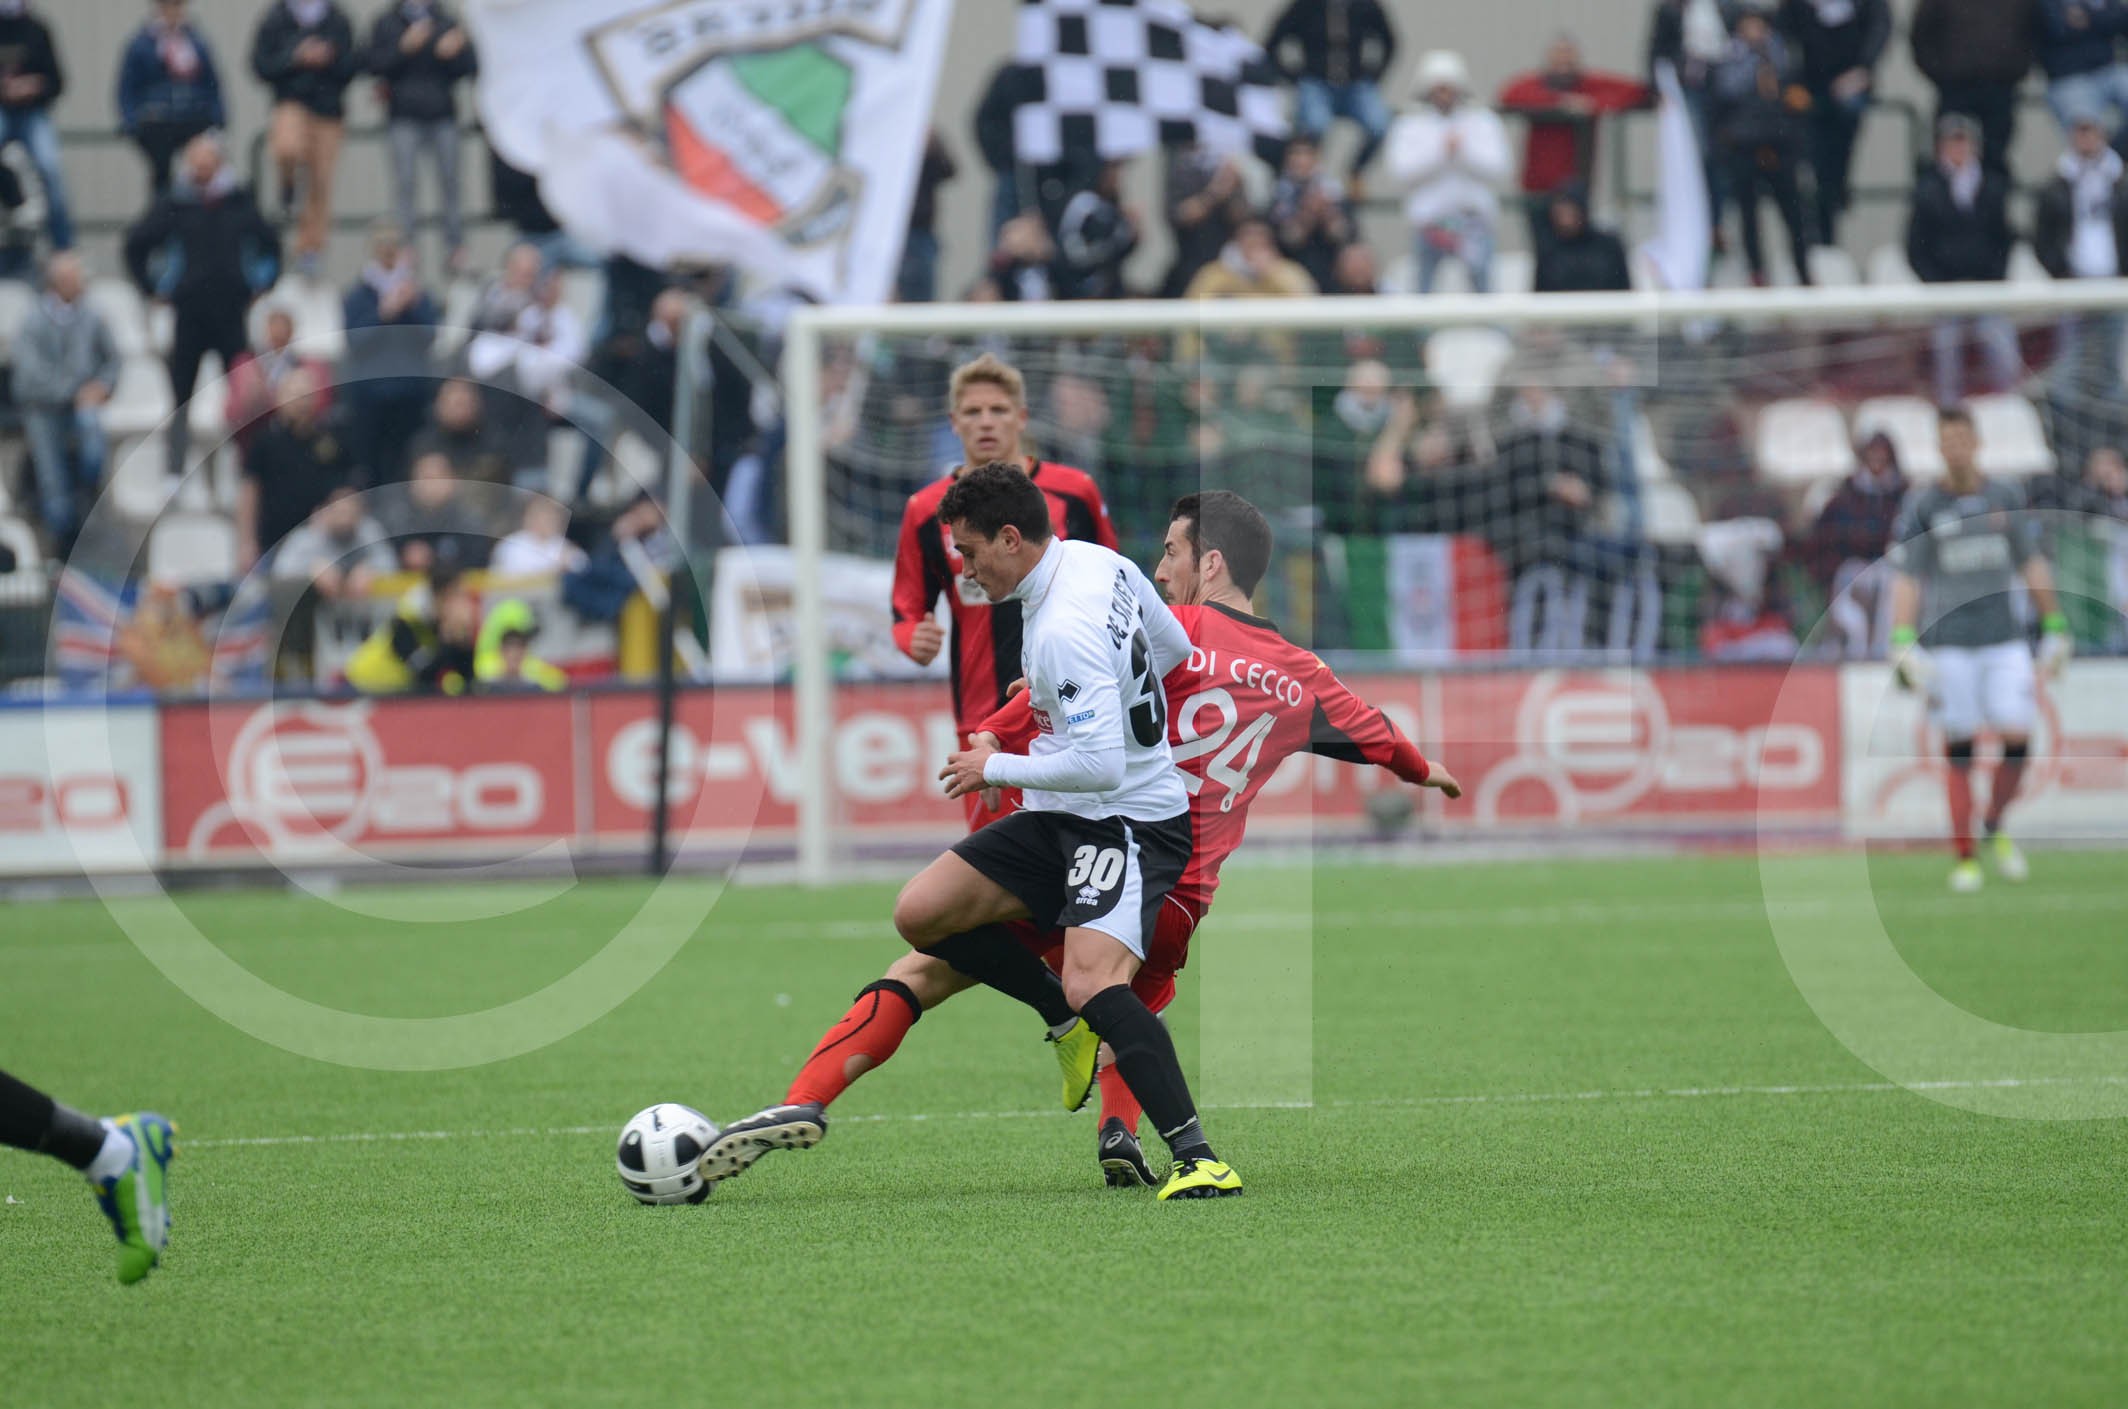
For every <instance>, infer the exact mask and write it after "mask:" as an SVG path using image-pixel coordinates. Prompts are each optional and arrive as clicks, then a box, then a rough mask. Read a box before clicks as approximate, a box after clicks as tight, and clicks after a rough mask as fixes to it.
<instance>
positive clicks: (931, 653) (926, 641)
mask: <svg viewBox="0 0 2128 1409" xmlns="http://www.w3.org/2000/svg"><path fill="white" fill-rule="evenodd" d="M945 644H946V628H944V627H943V626H940V625H939V624H938V618H936V617H929V616H927V617H925V618H924V619H923V620H922V621H919V622H918V623H916V630H915V631H913V632H911V633H910V635H909V659H910V660H913V661H915V662H916V663H917V664H918V665H929V664H930V663H931V662H932V661H935V660H937V659H938V651H939V647H941V646H943V645H945Z"/></svg>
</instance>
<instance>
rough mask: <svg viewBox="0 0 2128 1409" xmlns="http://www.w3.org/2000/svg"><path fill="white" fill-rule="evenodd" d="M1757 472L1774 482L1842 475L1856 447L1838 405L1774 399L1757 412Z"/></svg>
mask: <svg viewBox="0 0 2128 1409" xmlns="http://www.w3.org/2000/svg"><path fill="white" fill-rule="evenodd" d="M1757 461H1758V469H1759V473H1760V474H1761V475H1763V476H1765V477H1766V478H1767V479H1768V480H1770V481H1772V482H1773V483H1775V484H1807V483H1809V482H1811V481H1812V480H1818V479H1823V478H1825V477H1827V476H1828V475H1844V474H1846V473H1847V472H1848V471H1850V470H1852V469H1853V468H1854V465H1855V449H1854V445H1853V443H1852V442H1851V441H1850V440H1849V439H1848V435H1847V423H1846V422H1845V421H1843V420H1842V419H1841V418H1840V411H1839V408H1838V407H1836V406H1833V405H1831V404H1830V403H1829V402H1824V401H1809V400H1802V399H1797V400H1791V401H1776V402H1773V403H1772V404H1771V405H1769V406H1767V407H1766V409H1765V410H1763V411H1761V412H1759V429H1758V449H1757Z"/></svg>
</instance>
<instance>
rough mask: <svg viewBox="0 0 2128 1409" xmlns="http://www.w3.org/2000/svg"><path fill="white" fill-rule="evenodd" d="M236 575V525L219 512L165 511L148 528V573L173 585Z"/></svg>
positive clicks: (225, 580)
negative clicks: (166, 512) (189, 512)
mask: <svg viewBox="0 0 2128 1409" xmlns="http://www.w3.org/2000/svg"><path fill="white" fill-rule="evenodd" d="M235 576H236V525H234V524H232V523H231V522H230V521H229V520H227V519H225V518H223V517H222V516H221V515H220V514H187V513H175V514H165V515H164V516H163V517H162V518H160V519H157V520H156V522H155V527H154V528H152V529H150V530H149V531H148V577H149V579H150V580H151V581H154V582H158V583H164V584H167V585H170V586H173V587H190V586H194V585H195V584H198V583H204V582H227V581H229V580H230V579H231V578H233V577H235Z"/></svg>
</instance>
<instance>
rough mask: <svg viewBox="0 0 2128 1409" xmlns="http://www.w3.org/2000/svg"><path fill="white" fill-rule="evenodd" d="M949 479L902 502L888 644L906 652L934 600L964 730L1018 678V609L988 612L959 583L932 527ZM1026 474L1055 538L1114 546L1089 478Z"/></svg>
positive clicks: (944, 542)
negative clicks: (943, 616) (944, 626)
mask: <svg viewBox="0 0 2128 1409" xmlns="http://www.w3.org/2000/svg"><path fill="white" fill-rule="evenodd" d="M959 473H960V470H959V469H958V468H956V469H955V470H954V471H953V473H952V474H948V475H946V476H945V477H944V478H942V479H939V480H936V481H934V482H933V483H931V484H927V485H925V486H924V487H923V488H922V489H919V490H918V491H916V493H914V494H912V495H910V496H909V503H908V506H907V507H906V508H904V509H903V510H902V515H901V543H900V546H899V547H898V548H897V549H896V551H895V554H894V644H895V645H896V646H898V647H900V648H901V650H902V652H903V654H907V653H908V650H909V641H910V638H911V637H912V636H913V635H914V634H915V631H916V624H917V623H918V622H919V621H922V620H923V619H924V618H925V617H927V616H929V615H930V614H931V612H932V610H933V608H934V607H935V606H936V605H937V603H938V599H939V596H940V595H941V594H944V596H945V598H946V610H947V612H948V613H949V614H950V615H951V617H952V625H951V628H950V630H949V631H948V636H947V641H946V650H947V651H948V652H949V653H950V654H949V655H948V658H947V659H948V661H949V664H950V666H951V669H952V673H953V719H954V722H955V723H956V724H957V725H959V727H960V728H961V729H963V730H967V729H971V728H973V727H974V725H975V721H977V720H979V719H981V718H982V717H983V716H984V715H986V714H988V713H990V712H991V711H992V710H994V709H996V708H997V707H998V706H999V705H1001V704H1003V703H1004V702H1005V687H1006V686H1007V685H1010V684H1011V683H1012V682H1013V681H1014V680H1015V679H1017V678H1019V674H1020V604H1019V603H1018V602H1006V603H1003V604H1001V605H999V606H992V605H991V604H990V601H989V599H988V598H986V597H984V596H983V594H982V591H981V590H980V589H979V588H977V587H976V586H975V585H974V584H972V583H967V582H963V581H961V555H960V554H959V553H957V552H955V551H954V549H953V536H952V535H951V534H950V533H948V532H946V526H945V525H944V524H942V523H940V522H939V521H938V505H939V501H940V500H941V499H944V498H945V497H946V490H947V489H948V488H949V487H950V486H951V485H952V484H953V479H954V476H955V475H958V474H959ZM1027 474H1028V477H1029V478H1031V479H1032V480H1033V481H1034V482H1035V484H1036V485H1037V486H1039V487H1040V489H1041V490H1042V493H1043V494H1044V495H1045V496H1046V497H1047V498H1048V500H1049V522H1050V525H1051V527H1052V528H1053V529H1054V530H1055V532H1056V533H1057V535H1058V536H1059V537H1062V538H1077V539H1085V540H1090V541H1092V542H1095V543H1098V544H1100V545H1101V546H1102V547H1104V548H1114V547H1115V546H1116V528H1115V525H1114V524H1112V523H1110V522H1109V519H1108V506H1107V505H1106V504H1104V503H1102V502H1101V491H1100V490H1099V489H1097V488H1095V486H1094V482H1093V477H1092V476H1090V475H1088V474H1087V473H1086V472H1085V471H1084V470H1075V469H1073V468H1072V467H1071V466H1069V465H1052V464H1049V463H1048V462H1046V461H1040V460H1036V459H1035V458H1034V457H1033V456H1032V455H1030V456H1028V457H1027Z"/></svg>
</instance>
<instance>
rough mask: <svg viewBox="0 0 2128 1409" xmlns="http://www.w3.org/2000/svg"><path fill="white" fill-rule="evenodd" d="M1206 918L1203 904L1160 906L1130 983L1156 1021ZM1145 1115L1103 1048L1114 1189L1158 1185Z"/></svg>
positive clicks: (1104, 1170)
mask: <svg viewBox="0 0 2128 1409" xmlns="http://www.w3.org/2000/svg"><path fill="white" fill-rule="evenodd" d="M1202 914H1203V907H1202V906H1201V905H1195V904H1189V903H1185V902H1184V901H1183V900H1181V899H1180V898H1179V897H1177V896H1174V895H1170V896H1168V898H1167V900H1166V902H1165V903H1164V904H1162V905H1161V907H1160V919H1159V922H1158V923H1157V924H1156V925H1155V926H1154V929H1153V938H1152V942H1151V943H1150V944H1149V945H1147V946H1146V951H1145V963H1144V964H1143V965H1142V966H1141V967H1140V968H1139V970H1138V972H1137V974H1136V975H1135V976H1134V977H1133V978H1132V979H1131V991H1132V992H1133V993H1135V994H1137V995H1138V997H1139V999H1140V1000H1141V1001H1142V1002H1143V1003H1144V1004H1145V1006H1146V1009H1147V1011H1149V1012H1151V1013H1152V1014H1153V1015H1154V1016H1155V1017H1158V1016H1159V1015H1160V1014H1161V1013H1163V1012H1165V1011H1166V1010H1167V1006H1168V1004H1170V1003H1172V1002H1174V1001H1175V974H1176V971H1177V970H1179V969H1181V968H1182V966H1183V965H1184V964H1186V963H1188V962H1189V954H1190V938H1191V936H1192V935H1193V934H1194V933H1195V932H1196V929H1197V921H1198V919H1199V917H1200V916H1201V915H1202ZM1142 1113H1143V1107H1141V1106H1140V1105H1139V1104H1138V1098H1137V1096H1135V1095H1134V1094H1132V1092H1131V1089H1130V1083H1129V1082H1127V1081H1125V1080H1124V1079H1123V1073H1122V1071H1121V1070H1120V1069H1119V1068H1118V1067H1117V1066H1116V1057H1115V1053H1114V1052H1113V1051H1110V1050H1109V1049H1107V1048H1106V1047H1105V1046H1104V1047H1103V1049H1102V1054H1101V1124H1100V1134H1099V1136H1098V1137H1097V1142H1096V1145H1095V1154H1096V1158H1098V1159H1099V1160H1100V1163H1101V1177H1102V1180H1103V1182H1105V1183H1106V1184H1107V1185H1108V1186H1109V1187H1110V1188H1112V1189H1127V1188H1132V1187H1136V1186H1140V1185H1151V1184H1157V1182H1158V1181H1156V1180H1155V1179H1154V1178H1153V1171H1152V1166H1151V1165H1150V1164H1148V1163H1147V1162H1146V1158H1145V1151H1144V1147H1143V1146H1141V1145H1140V1144H1139V1143H1138V1118H1139V1116H1140V1115H1141V1114H1142Z"/></svg>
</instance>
